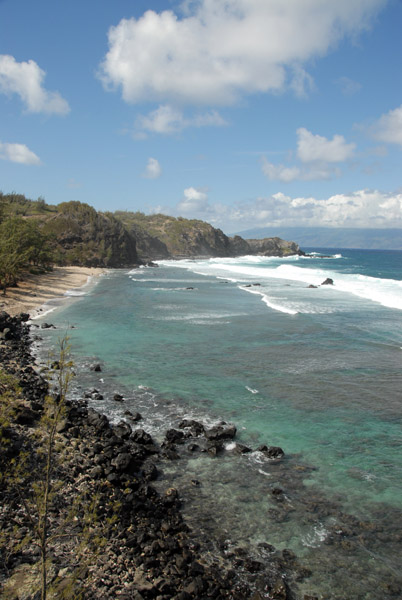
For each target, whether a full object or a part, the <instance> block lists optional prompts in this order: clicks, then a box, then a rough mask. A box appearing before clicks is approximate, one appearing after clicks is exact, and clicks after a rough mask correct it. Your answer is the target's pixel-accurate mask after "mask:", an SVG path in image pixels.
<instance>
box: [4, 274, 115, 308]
mask: <svg viewBox="0 0 402 600" xmlns="http://www.w3.org/2000/svg"><path fill="white" fill-rule="evenodd" d="M105 272H106V271H105V269H102V268H89V267H55V268H54V269H53V271H51V272H50V273H45V274H43V275H31V274H27V275H26V276H25V277H24V279H23V280H21V281H19V282H18V287H15V288H8V289H7V293H6V295H5V296H2V295H0V310H5V311H6V312H8V313H9V314H10V315H12V316H14V315H17V314H19V313H21V312H25V313H29V314H30V315H31V317H32V316H35V315H36V314H38V311H39V309H40V307H41V306H43V304H45V303H46V302H47V301H48V300H50V299H51V298H59V297H62V296H63V295H64V293H65V292H66V291H67V290H72V289H74V288H79V287H81V286H83V285H85V284H86V283H87V281H88V278H89V277H99V276H100V275H102V274H103V273H105Z"/></svg>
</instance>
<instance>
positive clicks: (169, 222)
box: [115, 212, 302, 260]
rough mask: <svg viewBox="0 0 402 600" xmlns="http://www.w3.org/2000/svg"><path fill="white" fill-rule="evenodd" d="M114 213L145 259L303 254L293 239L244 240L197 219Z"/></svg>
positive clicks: (139, 253)
mask: <svg viewBox="0 0 402 600" xmlns="http://www.w3.org/2000/svg"><path fill="white" fill-rule="evenodd" d="M115 215H116V217H117V218H118V219H120V220H121V221H122V222H123V223H124V225H125V227H126V228H127V229H128V231H129V232H130V233H131V234H132V235H133V236H134V237H135V238H136V241H137V251H138V255H139V257H140V258H141V259H143V260H158V259H163V258H187V257H196V256H198V257H200V256H205V257H210V256H222V257H231V256H233V257H235V256H244V255H246V254H260V255H262V256H288V255H290V254H302V251H301V250H300V248H299V246H298V245H297V244H295V243H294V242H287V241H284V240H281V239H280V238H266V239H264V240H244V239H243V238H242V237H240V236H238V235H236V236H234V237H233V238H230V237H228V236H227V235H225V234H224V233H223V231H221V229H217V228H215V227H213V226H212V225H210V224H209V223H206V222H205V221H200V220H196V219H183V218H181V217H179V218H177V219H176V218H175V217H170V216H166V215H161V214H159V215H144V214H143V213H128V212H127V213H123V212H117V213H115Z"/></svg>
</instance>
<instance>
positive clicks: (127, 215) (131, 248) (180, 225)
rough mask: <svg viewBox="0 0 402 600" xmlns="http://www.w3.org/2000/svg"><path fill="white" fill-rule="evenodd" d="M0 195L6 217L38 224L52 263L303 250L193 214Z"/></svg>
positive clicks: (118, 263)
mask: <svg viewBox="0 0 402 600" xmlns="http://www.w3.org/2000/svg"><path fill="white" fill-rule="evenodd" d="M0 200H1V206H2V207H3V212H5V215H6V216H18V217H21V218H22V219H34V220H35V221H36V222H37V223H38V225H39V227H40V230H41V231H42V232H43V233H45V234H47V235H48V236H49V238H50V241H51V244H52V246H53V249H54V256H53V260H54V262H55V263H56V264H61V265H67V264H73V265H80V266H91V267H131V266H134V265H136V264H139V263H141V262H147V261H150V260H151V261H152V260H160V259H166V258H188V257H190V258H191V257H193V258H194V257H214V256H216V257H235V256H244V255H246V254H259V255H262V256H288V255H291V254H303V252H302V251H301V250H300V248H299V246H298V245H297V244H295V243H294V242H287V241H284V240H281V239H280V238H278V237H275V238H265V239H263V240H245V239H243V238H242V237H240V236H238V235H236V236H234V237H228V236H227V235H225V234H224V233H223V231H222V230H221V229H218V228H216V227H213V226H212V225H210V224H209V223H206V222H205V221H200V220H198V219H184V218H182V217H178V218H176V217H171V216H168V215H162V214H156V215H145V214H144V213H141V212H135V213H134V212H128V211H116V212H114V213H110V212H105V213H102V212H98V211H96V210H95V209H94V208H92V207H91V206H89V205H88V204H85V203H82V202H76V201H71V202H63V203H61V204H59V205H57V206H55V205H49V204H47V203H46V202H45V201H44V200H43V199H38V200H36V201H33V200H29V199H27V198H25V196H22V195H18V194H8V195H1V194H0Z"/></svg>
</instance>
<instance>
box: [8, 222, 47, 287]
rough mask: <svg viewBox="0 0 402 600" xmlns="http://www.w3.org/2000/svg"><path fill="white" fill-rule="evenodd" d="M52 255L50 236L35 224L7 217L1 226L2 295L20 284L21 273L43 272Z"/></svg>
mask: <svg viewBox="0 0 402 600" xmlns="http://www.w3.org/2000/svg"><path fill="white" fill-rule="evenodd" d="M52 262H53V253H52V249H51V245H50V238H49V236H47V235H45V234H44V233H43V232H42V231H41V229H40V227H39V226H38V224H37V223H36V221H34V220H26V219H24V218H21V217H15V216H11V217H7V218H5V219H4V220H3V221H2V222H1V224H0V288H2V289H3V293H6V289H7V287H9V286H13V285H15V284H16V283H17V280H18V278H19V277H20V276H21V274H22V272H23V271H25V270H27V269H30V270H32V271H34V272H40V271H43V270H46V269H49V268H50V267H51V264H52Z"/></svg>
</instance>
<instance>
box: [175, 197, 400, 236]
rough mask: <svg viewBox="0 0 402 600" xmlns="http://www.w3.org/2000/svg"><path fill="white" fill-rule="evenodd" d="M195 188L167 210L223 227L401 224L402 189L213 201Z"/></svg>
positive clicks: (379, 226)
mask: <svg viewBox="0 0 402 600" xmlns="http://www.w3.org/2000/svg"><path fill="white" fill-rule="evenodd" d="M199 191H200V190H196V189H195V188H188V190H186V192H187V196H188V198H185V199H184V200H182V201H181V202H179V203H178V204H177V205H176V207H175V209H174V210H173V211H172V210H171V213H173V214H175V215H176V216H179V215H185V216H187V217H197V218H201V219H205V220H207V221H209V222H210V223H212V224H214V225H215V226H217V227H221V228H222V229H223V230H226V231H236V230H239V229H247V228H248V227H255V226H256V225H258V226H259V227H265V226H267V227H278V226H284V227H292V226H293V227H297V226H305V227H317V226H321V227H322V226H324V227H367V228H374V227H378V228H382V227H383V228H387V227H400V228H402V193H399V192H396V193H385V192H381V191H378V190H367V189H364V190H358V191H355V192H351V193H348V194H335V195H333V196H330V197H328V198H315V197H313V196H309V197H303V196H296V197H292V196H289V195H286V194H284V193H283V192H278V193H276V194H273V195H272V196H269V197H266V198H256V199H254V200H250V201H248V202H242V203H237V204H236V205H234V206H233V205H231V206H229V205H223V204H220V203H217V204H214V203H211V202H210V201H208V199H207V198H206V194H204V196H202V191H201V195H200V196H198V194H197V192H199Z"/></svg>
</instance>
